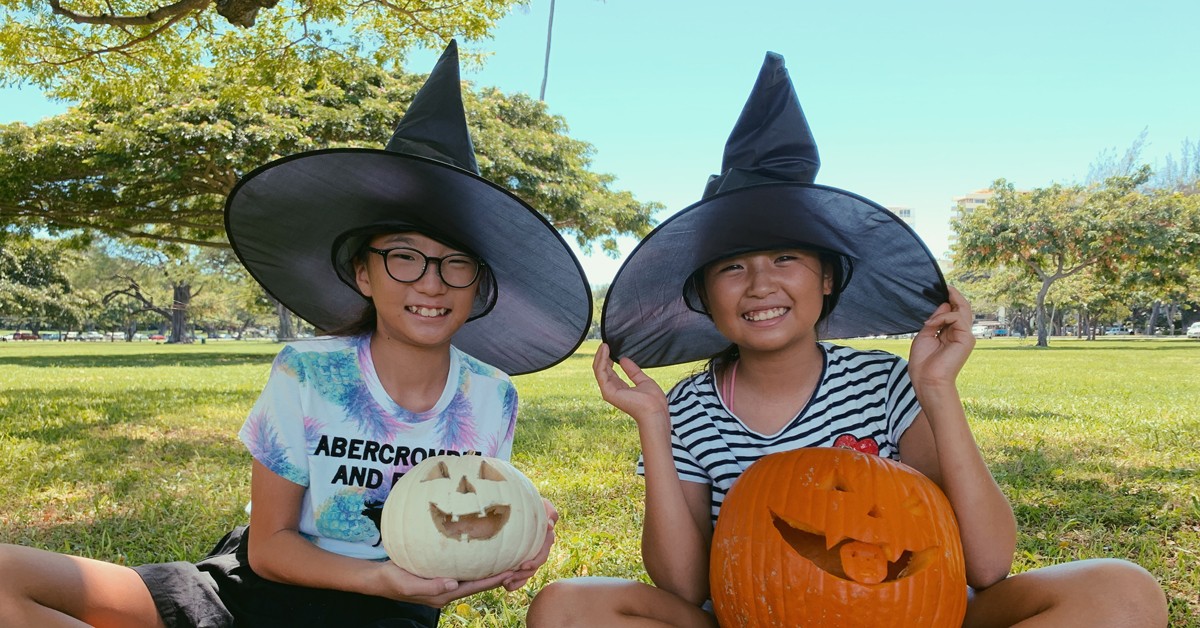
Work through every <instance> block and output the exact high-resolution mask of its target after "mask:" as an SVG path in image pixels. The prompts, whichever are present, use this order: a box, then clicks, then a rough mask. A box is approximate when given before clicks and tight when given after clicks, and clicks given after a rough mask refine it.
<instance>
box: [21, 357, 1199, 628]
mask: <svg viewBox="0 0 1200 628" xmlns="http://www.w3.org/2000/svg"><path fill="white" fill-rule="evenodd" d="M851 344H854V345H855V346H860V347H863V348H881V349H884V350H888V351H892V352H895V353H899V354H901V355H905V354H907V351H908V341H902V340H872V341H861V342H860V341H855V342H853V343H851ZM279 348H280V346H279V345H276V344H273V343H233V342H230V343H224V344H218V343H210V344H207V345H193V346H171V345H152V344H149V343H134V344H125V343H113V344H109V343H95V344H88V343H3V344H0V452H3V454H2V455H0V541H4V542H16V543H22V544H26V545H32V546H38V547H47V548H50V549H56V550H60V551H68V552H72V553H78V554H83V555H87V556H94V557H97V558H102V559H106V560H115V561H120V562H126V563H129V564H137V563H142V562H150V561H164V560H195V559H197V558H199V557H200V556H202V555H203V554H204V553H205V552H207V551H208V550H209V548H210V547H211V546H212V545H213V543H215V542H216V540H217V539H219V538H220V537H221V535H222V534H224V532H225V531H227V530H228V529H229V528H230V527H232V526H233V525H235V524H237V523H242V522H244V521H245V519H246V515H245V511H244V507H245V505H246V502H247V501H248V500H249V463H250V458H249V455H248V454H247V453H246V452H245V450H244V448H243V447H242V445H241V444H240V443H239V442H238V440H237V437H236V432H237V430H238V428H239V427H240V426H241V424H242V421H243V420H244V419H245V416H246V413H247V412H248V410H249V408H250V406H251V405H252V404H253V402H254V400H255V398H257V396H258V394H259V392H260V390H261V388H262V385H263V383H265V381H266V378H267V374H268V371H269V368H270V363H271V360H272V359H273V357H274V355H275V353H276V352H277V351H278V350H279ZM595 348H596V343H595V342H589V343H586V344H585V345H584V346H583V347H582V348H581V350H580V351H579V352H578V353H577V354H576V355H575V356H573V357H572V358H570V359H568V360H566V361H564V362H563V363H562V364H560V365H558V366H556V367H555V368H553V369H550V370H548V371H545V372H542V373H537V374H532V375H525V376H520V377H517V378H515V382H516V385H517V387H518V390H519V394H520V399H521V414H520V419H519V425H518V429H517V437H516V441H515V443H514V463H515V464H516V465H517V466H518V467H519V468H521V469H522V470H523V471H524V472H525V473H526V474H527V475H529V477H530V478H531V479H532V480H533V482H534V483H535V484H536V485H537V487H538V489H539V490H540V491H541V492H542V494H543V495H545V496H546V497H547V498H549V499H550V500H551V501H552V502H554V504H555V505H556V506H557V508H558V510H559V513H560V515H561V519H560V521H559V525H558V527H557V533H558V543H557V544H556V545H555V547H554V550H553V552H552V554H551V557H550V560H549V562H548V563H547V565H546V566H545V567H544V568H543V569H542V570H540V571H539V573H538V574H537V575H536V576H535V577H534V579H533V580H532V581H531V582H530V584H529V585H528V586H527V587H525V588H524V589H522V590H520V591H515V592H511V593H509V592H505V591H502V590H499V591H489V592H486V593H482V594H480V595H477V596H472V597H471V598H468V599H466V600H462V601H461V602H459V603H456V604H452V605H451V606H449V607H447V608H446V609H445V611H444V613H443V625H447V626H464V627H466V626H470V627H479V626H519V625H522V622H523V618H524V614H525V609H526V608H527V606H528V603H529V600H530V599H531V597H532V595H533V594H534V593H535V592H536V591H537V590H538V589H539V588H540V587H542V586H544V585H545V584H546V583H548V582H550V581H552V580H555V579H558V578H564V577H573V576H580V575H606V576H618V577H626V578H637V579H642V580H645V579H646V575H645V573H644V571H643V569H642V566H641V560H640V554H639V546H640V534H641V520H642V513H643V510H642V499H643V495H644V489H643V483H642V480H641V479H640V478H638V477H637V476H636V475H634V470H635V468H636V464H637V458H638V453H639V446H638V438H637V430H636V427H635V425H634V423H633V421H632V420H631V419H630V418H629V417H627V416H624V415H623V414H621V413H620V412H618V411H616V410H615V409H613V408H611V407H610V406H608V405H607V404H606V403H604V401H603V400H601V399H600V396H599V392H598V390H597V389H596V384H595V382H594V380H593V378H592V373H591V361H592V356H593V353H594V351H595ZM1198 367H1200V342H1195V341H1192V342H1186V341H1183V340H1131V339H1121V340H1102V341H1096V342H1083V341H1075V340H1061V339H1054V340H1052V341H1051V346H1050V347H1049V348H1044V349H1039V348H1035V347H1033V346H1032V341H1030V340H1023V339H995V340H989V341H980V342H979V344H978V346H977V348H976V351H975V352H974V354H973V355H972V357H971V359H970V361H969V362H968V364H967V366H966V368H965V369H964V371H963V373H962V374H961V376H960V377H959V387H960V390H961V393H962V397H963V400H964V403H965V406H966V409H967V415H968V419H969V420H970V422H971V424H972V428H973V430H974V433H975V436H976V439H977V440H978V442H979V445H980V448H981V449H982V451H983V453H984V457H985V459H986V460H987V461H988V463H989V465H990V467H991V469H992V471H993V474H994V475H995V477H996V479H997V481H998V483H999V484H1000V487H1001V489H1002V490H1003V491H1004V492H1005V494H1006V495H1007V496H1008V497H1009V499H1010V500H1011V502H1012V503H1013V509H1014V512H1015V513H1016V516H1017V521H1018V524H1019V529H1020V535H1019V538H1018V553H1017V556H1016V560H1015V563H1014V569H1015V570H1017V571H1021V570H1026V569H1032V568H1035V567H1039V566H1043V565H1048V564H1054V563H1058V562H1064V561H1069V560H1076V559H1080V558H1090V557H1098V556H1115V557H1121V558H1126V559H1130V560H1133V561H1135V562H1138V563H1139V564H1141V565H1143V566H1144V567H1146V568H1147V569H1149V570H1150V571H1151V572H1152V573H1154V574H1155V576H1157V577H1158V579H1159V581H1160V582H1161V583H1162V585H1163V588H1164V590H1165V591H1166V592H1167V593H1168V596H1169V599H1170V604H1171V613H1172V623H1171V625H1172V626H1197V625H1200V624H1198V623H1197V621H1196V619H1195V617H1197V616H1198V614H1200V452H1198V451H1197V446H1196V443H1200V381H1198V378H1197V377H1196V373H1197V372H1198V371H1200V369H1198ZM696 368H698V365H695V364H693V365H684V366H678V367H671V368H667V369H656V370H653V371H651V375H652V376H653V377H655V379H656V380H657V381H659V382H660V383H661V384H662V385H663V387H664V388H669V387H670V386H671V385H672V384H674V383H675V381H677V380H678V379H679V378H680V377H682V376H684V375H686V374H688V373H691V372H693V371H694V370H695V369H696Z"/></svg>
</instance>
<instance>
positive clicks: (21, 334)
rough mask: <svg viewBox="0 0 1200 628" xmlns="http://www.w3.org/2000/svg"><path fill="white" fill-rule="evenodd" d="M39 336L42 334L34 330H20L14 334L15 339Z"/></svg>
mask: <svg viewBox="0 0 1200 628" xmlns="http://www.w3.org/2000/svg"><path fill="white" fill-rule="evenodd" d="M38 338H40V336H38V335H37V334H36V333H34V332H32V331H19V332H17V333H15V334H13V335H12V339H13V340H37V339H38Z"/></svg>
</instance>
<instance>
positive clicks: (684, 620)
mask: <svg viewBox="0 0 1200 628" xmlns="http://www.w3.org/2000/svg"><path fill="white" fill-rule="evenodd" d="M818 163H819V161H818V159H817V154H816V147H815V143H814V142H813V139H812V135H811V133H810V132H809V130H808V126H807V122H806V121H805V119H804V115H803V112H802V111H801V110H800V106H799V103H798V102H797V100H796V96H795V92H794V91H793V89H792V85H791V81H790V79H789V78H788V76H787V72H786V70H785V69H784V67H783V60H782V58H780V57H778V56H777V55H774V54H768V56H767V60H766V62H765V63H764V65H763V68H762V71H761V73H760V75H759V78H758V82H757V83H756V84H755V88H754V91H753V93H752V95H751V98H750V100H749V102H747V104H746V107H745V109H744V110H743V112H742V115H741V117H740V118H739V120H738V123H737V125H736V127H735V128H734V131H733V133H732V134H731V135H730V138H729V141H728V143H727V144H726V154H725V161H724V164H723V173H722V174H721V175H720V176H718V177H714V178H713V179H712V180H710V182H709V185H708V187H707V189H706V191H705V198H704V200H702V201H700V202H699V203H697V204H694V205H692V206H690V207H688V208H686V209H684V210H682V211H680V212H679V213H677V214H675V215H674V216H672V217H671V218H669V219H667V220H666V221H664V222H663V224H661V225H659V227H658V228H657V229H655V230H654V232H652V233H651V234H650V235H649V236H647V237H646V238H645V239H644V240H643V241H642V242H641V243H640V244H639V245H638V247H637V248H636V249H635V250H634V251H633V252H632V253H631V254H630V256H629V258H628V259H627V260H626V262H625V264H624V265H623V266H622V267H621V270H620V271H619V272H618V274H617V276H616V278H615V279H614V281H613V283H612V286H611V287H610V289H609V293H608V296H607V298H606V301H605V307H604V315H603V320H602V329H603V334H604V338H605V341H606V343H605V344H603V345H601V347H600V349H599V350H598V351H597V353H596V356H595V361H594V363H593V368H594V372H595V376H596V381H597V384H598V385H599V388H600V392H601V394H602V396H603V397H604V399H605V400H606V401H608V402H609V403H610V404H612V405H613V406H615V407H617V408H618V409H620V410H621V411H623V412H624V413H626V414H628V415H629V416H630V417H632V418H633V420H634V421H635V423H636V425H637V429H638V435H639V437H640V441H641V445H642V459H641V461H640V463H639V472H640V473H642V474H644V475H645V482H646V484H645V487H646V494H645V519H644V522H643V525H642V559H643V562H644V564H645V568H646V572H647V574H648V575H649V576H650V579H651V580H652V581H653V583H654V584H653V585H649V584H645V583H641V582H631V581H624V580H617V579H608V578H588V579H575V580H564V581H559V582H555V583H552V584H550V585H549V586H547V587H546V588H544V589H542V590H541V591H540V592H539V594H538V595H537V597H536V598H535V599H534V602H533V604H532V606H531V608H530V611H529V613H528V624H529V625H530V626H532V627H535V628H537V627H541V626H606V627H608V626H689V627H695V626H716V619H715V618H714V616H713V615H712V614H711V612H710V609H709V608H708V600H709V551H710V544H711V540H712V534H713V527H714V523H715V522H716V520H717V517H718V515H719V514H720V510H721V505H722V502H723V500H724V497H725V495H726V493H727V492H728V491H729V489H730V487H732V486H733V484H734V482H736V481H737V479H738V477H739V476H740V475H741V473H742V472H743V471H745V469H746V468H747V467H749V466H750V465H751V464H753V463H754V462H755V461H756V460H758V459H760V458H761V457H763V456H765V455H767V454H770V453H773V452H777V451H787V450H792V449H797V448H801V447H835V446H841V447H851V448H854V449H856V450H859V451H863V452H867V453H871V454H876V455H879V456H884V457H887V458H891V459H895V460H900V461H902V462H904V463H905V464H907V465H909V466H911V467H914V468H915V469H917V470H918V471H920V472H921V473H923V474H924V475H926V476H927V477H929V478H930V479H931V480H933V481H934V482H936V483H937V484H938V485H939V486H940V487H941V489H942V491H943V492H944V493H945V494H946V496H947V498H948V499H949V501H950V503H951V505H952V507H953V509H954V513H955V516H956V517H957V519H958V524H959V528H960V532H961V540H962V545H963V551H964V556H965V563H966V573H967V581H968V584H969V585H970V587H971V588H972V590H971V591H970V592H969V600H968V605H967V613H966V619H965V622H964V625H966V626H1012V625H1017V624H1020V625H1022V626H1087V627H1096V626H1123V627H1130V626H1148V627H1149V626H1159V627H1161V626H1164V625H1165V624H1166V617H1167V615H1166V601H1165V596H1164V594H1163V591H1162V590H1161V588H1160V587H1159V586H1158V584H1157V582H1156V581H1155V579H1154V578H1153V577H1152V576H1151V575H1150V574H1148V573H1147V572H1146V571H1145V570H1143V569H1141V568H1140V567H1138V566H1136V565H1133V564H1131V563H1128V562H1125V561H1117V560H1092V561H1080V562H1077V563H1071V564H1066V565H1056V566H1052V567H1047V568H1044V569H1038V570H1034V571H1028V572H1024V573H1021V574H1017V575H1012V576H1010V575H1009V570H1010V568H1011V566H1012V561H1013V554H1014V550H1015V544H1016V524H1015V521H1014V518H1013V514H1012V510H1011V508H1010V507H1009V505H1008V502H1007V501H1006V499H1005V497H1004V495H1003V493H1001V491H1000V489H999V487H998V486H997V484H996V482H995V481H994V480H993V479H992V476H991V474H990V472H989V471H988V468H987V466H986V465H985V463H984V461H983V458H982V455H981V454H980V451H979V448H978V447H977V445H976V443H975V440H974V437H973V436H972V434H971V430H970V427H969V424H968V422H967V418H966V415H965V412H964V410H963V405H962V402H961V400H960V399H959V395H958V390H957V387H956V378H957V376H958V373H959V372H960V370H961V369H962V367H963V365H964V364H965V363H966V361H967V358H968V357H969V355H970V353H971V350H972V348H973V347H974V343H975V339H974V337H973V336H972V334H971V324H972V320H973V316H972V313H971V308H970V305H969V304H968V303H967V302H966V300H965V299H963V297H962V295H961V294H959V293H958V291H956V290H954V289H953V288H949V287H947V286H946V285H945V282H944V280H943V278H942V275H941V272H940V270H939V269H938V267H937V263H936V262H935V261H934V259H933V258H932V256H931V255H930V254H929V252H928V249H926V248H925V246H924V244H922V243H921V242H920V240H919V239H918V238H917V237H916V235H915V233H913V232H912V230H911V228H909V227H908V226H907V225H905V224H904V223H903V222H901V221H900V220H899V219H898V218H896V217H895V216H894V215H892V214H891V213H890V212H888V211H887V210H886V209H884V208H882V207H880V206H878V205H876V204H875V203H872V202H871V201H868V200H866V199H863V198H861V197H859V196H856V195H854V194H851V193H849V192H845V191H843V190H838V189H835V188H830V187H825V186H819V185H815V184H813V183H812V181H813V179H814V176H815V173H816V170H817V166H818ZM913 332H915V336H914V337H913V341H912V346H911V348H910V351H909V359H908V361H905V360H904V359H902V358H900V357H898V356H895V355H891V354H889V353H884V352H880V351H862V350H857V349H853V348H849V347H845V346H839V345H836V344H832V343H829V342H826V341H824V340H822V338H851V337H860V336H870V335H877V334H904V333H913ZM705 357H708V358H710V359H709V361H708V364H707V367H706V368H704V369H703V370H702V371H700V372H698V373H695V374H694V375H692V376H690V377H687V378H685V379H684V380H683V381H681V382H680V383H678V384H677V385H676V386H675V387H674V388H673V389H672V390H671V391H670V394H664V393H663V391H662V389H661V388H660V387H659V386H658V384H657V383H655V381H654V380H653V379H651V378H650V377H649V376H648V375H646V374H645V373H644V372H643V371H642V368H645V367H653V366H665V365H669V364H678V363H683V362H689V361H693V360H697V359H701V358H705ZM618 358H619V360H618V363H619V364H620V367H621V369H622V371H623V372H624V373H625V375H626V376H627V377H628V379H629V382H628V383H627V382H626V381H625V380H624V379H622V378H621V377H620V376H619V375H618V374H617V372H616V371H615V370H614V367H613V360H614V359H618ZM891 619H892V618H888V617H880V618H879V619H878V623H879V625H888V624H889V623H890V622H891Z"/></svg>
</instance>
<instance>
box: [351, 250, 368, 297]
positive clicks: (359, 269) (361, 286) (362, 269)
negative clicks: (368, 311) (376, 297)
mask: <svg viewBox="0 0 1200 628" xmlns="http://www.w3.org/2000/svg"><path fill="white" fill-rule="evenodd" d="M367 261H368V260H363V259H362V258H359V257H356V258H354V262H353V263H354V283H356V284H358V291H359V292H361V293H362V295H363V296H364V297H370V296H372V295H371V275H370V273H368V272H367Z"/></svg>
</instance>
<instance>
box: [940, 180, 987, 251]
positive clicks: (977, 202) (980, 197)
mask: <svg viewBox="0 0 1200 628" xmlns="http://www.w3.org/2000/svg"><path fill="white" fill-rule="evenodd" d="M995 194H996V193H995V192H993V191H991V190H986V189H985V190H975V191H974V192H971V193H970V194H964V195H962V196H956V197H954V199H953V200H954V207H952V208H951V210H952V213H951V216H952V217H954V218H960V217H962V216H963V215H964V214H969V213H971V212H972V211H973V210H974V209H975V208H976V207H979V206H981V205H986V204H987V202H988V200H989V199H991V198H992V197H993V196H995ZM949 240H950V242H949V244H950V249H951V250H953V249H954V244H955V243H956V242H958V232H956V231H955V230H954V229H950V238H949Z"/></svg>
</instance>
